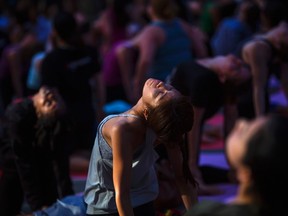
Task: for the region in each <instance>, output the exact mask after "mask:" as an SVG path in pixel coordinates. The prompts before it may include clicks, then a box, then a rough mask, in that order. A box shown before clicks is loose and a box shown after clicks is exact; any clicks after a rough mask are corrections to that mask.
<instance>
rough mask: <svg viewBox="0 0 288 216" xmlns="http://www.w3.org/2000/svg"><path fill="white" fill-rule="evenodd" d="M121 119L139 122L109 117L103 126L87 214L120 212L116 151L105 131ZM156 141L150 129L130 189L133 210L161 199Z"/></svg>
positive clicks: (91, 173)
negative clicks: (115, 176) (115, 177)
mask: <svg viewBox="0 0 288 216" xmlns="http://www.w3.org/2000/svg"><path fill="white" fill-rule="evenodd" d="M119 116H125V117H134V118H138V117H137V116H135V115H131V114H118V115H109V116H107V117H106V118H105V119H103V121H102V122H101V123H100V124H99V126H98V129H97V135H96V138H95V142H94V147H93V150H92V154H91V158H90V165H89V170H88V176H87V180H86V186H85V191H84V200H85V202H86V203H87V214H94V215H97V214H107V213H115V212H117V207H116V202H115V190H114V186H113V178H112V168H113V156H112V149H111V148H110V146H109V145H108V143H107V142H106V140H105V139H104V137H103V135H102V128H103V125H104V124H105V123H106V122H107V121H108V120H109V119H111V118H115V117H119ZM155 138H156V136H155V134H154V133H153V132H152V130H150V129H147V132H146V139H145V143H143V145H141V146H140V147H139V149H138V150H137V151H136V152H135V153H134V155H133V162H132V176H131V189H130V197H131V204H132V207H133V208H134V207H137V206H139V205H142V204H145V203H147V202H150V201H152V200H154V199H156V197H157V195H158V182H157V176H156V172H155V169H154V163H155V161H156V160H157V158H158V155H157V153H156V152H155V150H154V148H153V143H154V141H155ZM127 192H128V191H127Z"/></svg>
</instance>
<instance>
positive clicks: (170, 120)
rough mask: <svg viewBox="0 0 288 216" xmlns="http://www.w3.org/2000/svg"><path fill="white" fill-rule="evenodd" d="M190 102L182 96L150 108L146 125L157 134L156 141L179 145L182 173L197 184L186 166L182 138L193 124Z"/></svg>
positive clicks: (185, 146) (172, 145) (186, 159)
mask: <svg viewBox="0 0 288 216" xmlns="http://www.w3.org/2000/svg"><path fill="white" fill-rule="evenodd" d="M193 121H194V111H193V106H192V104H191V103H190V102H189V101H188V99H187V98H186V97H184V96H181V97H178V98H176V99H173V100H169V101H166V102H164V103H162V104H160V105H159V106H157V107H156V108H154V109H152V110H151V111H150V112H149V114H148V118H147V122H148V125H149V126H150V127H151V128H152V129H153V130H154V132H155V133H156V134H157V137H158V141H160V143H162V144H164V145H166V146H168V148H173V147H175V145H179V147H180V149H181V152H182V155H183V173H184V175H185V177H186V179H187V180H189V181H190V182H191V183H192V184H194V185H195V184H197V183H196V181H195V179H194V178H193V176H192V174H191V172H190V169H189V167H188V157H189V155H188V148H187V141H186V139H184V138H185V137H186V133H188V132H189V131H190V130H191V129H192V126H193Z"/></svg>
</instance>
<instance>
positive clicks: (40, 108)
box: [33, 87, 64, 117]
mask: <svg viewBox="0 0 288 216" xmlns="http://www.w3.org/2000/svg"><path fill="white" fill-rule="evenodd" d="M33 98H34V105H35V107H36V111H37V115H38V116H45V117H47V116H50V115H51V116H52V115H54V114H56V113H59V112H61V111H63V110H64V103H63V101H62V99H61V97H60V95H59V93H58V92H57V91H56V90H54V89H51V88H47V87H41V88H40V90H39V91H38V93H37V94H36V95H35V96H34V97H33Z"/></svg>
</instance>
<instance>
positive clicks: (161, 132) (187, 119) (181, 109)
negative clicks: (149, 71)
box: [142, 79, 194, 144]
mask: <svg viewBox="0 0 288 216" xmlns="http://www.w3.org/2000/svg"><path fill="white" fill-rule="evenodd" d="M142 100H143V102H144V104H145V105H146V106H147V110H148V111H147V115H146V116H147V123H148V125H149V126H150V127H151V128H152V129H153V130H154V131H155V133H156V134H157V136H158V139H159V141H160V142H162V143H165V144H172V143H179V142H181V141H182V139H183V135H184V134H185V133H187V132H188V131H190V130H191V128H192V125H193V114H194V113H193V107H192V104H191V103H190V102H189V101H188V99H187V98H186V97H184V96H182V95H181V94H180V93H179V92H178V91H177V90H176V89H175V88H174V87H172V86H171V85H168V84H165V83H163V82H162V81H160V80H156V79H148V80H147V81H146V83H145V85H144V88H143V96H142Z"/></svg>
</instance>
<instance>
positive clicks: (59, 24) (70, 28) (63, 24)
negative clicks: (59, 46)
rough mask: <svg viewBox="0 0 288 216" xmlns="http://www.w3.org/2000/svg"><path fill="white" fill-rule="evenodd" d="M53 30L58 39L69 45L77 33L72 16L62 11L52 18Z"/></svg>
mask: <svg viewBox="0 0 288 216" xmlns="http://www.w3.org/2000/svg"><path fill="white" fill-rule="evenodd" d="M53 29H54V33H55V34H56V35H57V36H58V37H59V38H61V39H62V40H64V41H65V42H67V43H69V42H70V41H71V40H72V39H73V38H74V37H75V34H76V32H77V31H76V30H77V23H76V20H75V18H74V16H73V14H71V13H68V12H64V11H61V12H59V13H58V14H57V15H56V16H55V17H54V20H53Z"/></svg>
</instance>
